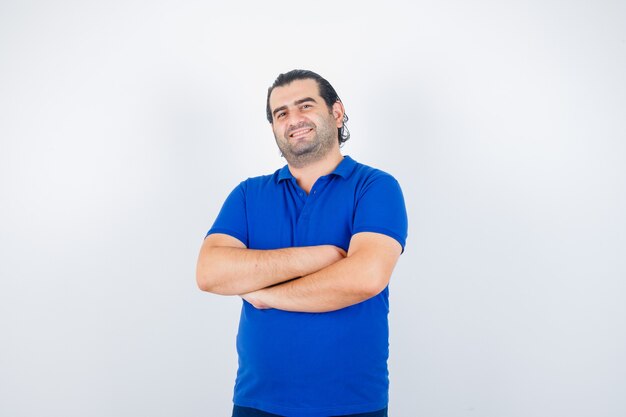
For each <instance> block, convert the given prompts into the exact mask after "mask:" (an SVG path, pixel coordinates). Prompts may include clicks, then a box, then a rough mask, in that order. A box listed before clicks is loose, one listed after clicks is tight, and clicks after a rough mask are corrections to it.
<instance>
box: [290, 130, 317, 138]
mask: <svg viewBox="0 0 626 417" xmlns="http://www.w3.org/2000/svg"><path fill="white" fill-rule="evenodd" d="M311 130H313V129H299V130H296V131H295V132H293V133H291V134H290V135H289V136H291V137H294V136H300V135H304V134H307V133H309V132H310V131H311Z"/></svg>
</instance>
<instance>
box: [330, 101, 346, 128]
mask: <svg viewBox="0 0 626 417" xmlns="http://www.w3.org/2000/svg"><path fill="white" fill-rule="evenodd" d="M331 113H332V115H333V119H335V122H336V124H337V128H340V127H342V126H343V115H344V114H345V113H346V111H345V110H344V108H343V103H342V102H341V101H335V103H333V107H332V109H331Z"/></svg>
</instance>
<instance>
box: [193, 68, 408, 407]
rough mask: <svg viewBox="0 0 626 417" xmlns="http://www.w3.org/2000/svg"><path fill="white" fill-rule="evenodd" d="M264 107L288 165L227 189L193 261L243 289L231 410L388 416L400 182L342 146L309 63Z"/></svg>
mask: <svg viewBox="0 0 626 417" xmlns="http://www.w3.org/2000/svg"><path fill="white" fill-rule="evenodd" d="M266 111H267V117H268V120H269V122H270V123H271V125H272V130H273V132H274V137H275V138H276V144H277V145H278V147H279V149H280V150H281V152H282V154H283V156H284V157H285V159H286V160H287V165H286V166H285V167H283V168H282V169H279V170H277V171H276V172H274V174H272V175H265V176H260V177H255V178H249V179H247V180H246V181H243V182H241V183H240V184H239V185H238V186H237V187H236V188H235V189H234V190H233V191H232V192H231V194H230V195H229V196H228V198H227V199H226V201H225V203H224V205H223V207H222V209H221V211H220V213H219V215H218V216H217V219H216V220H215V223H214V224H213V227H212V228H211V229H210V230H209V232H208V233H207V236H206V238H205V240H204V243H203V245H202V248H201V250H200V256H199V258H198V266H197V282H198V286H199V287H200V289H202V290H204V291H209V292H212V293H215V294H222V295H240V296H241V297H242V298H243V300H244V301H243V307H242V310H241V318H240V323H239V331H238V335H237V352H238V354H239V369H238V372H237V379H236V383H235V393H234V404H235V405H234V410H233V416H234V417H241V416H277V415H278V416H289V417H328V416H348V415H349V416H368V417H381V416H387V404H388V385H389V380H388V371H387V358H388V353H389V349H388V346H389V345H388V321H387V315H388V311H389V306H388V288H387V284H388V283H389V279H390V276H391V272H392V270H393V268H394V266H395V264H396V261H397V260H398V257H399V256H400V254H401V253H402V251H403V249H404V244H405V240H406V234H407V217H406V209H405V206H404V200H403V197H402V191H401V190H400V186H399V185H398V182H397V181H396V180H395V179H394V178H393V177H392V176H391V175H389V174H386V173H384V172H382V171H380V170H377V169H374V168H371V167H368V166H366V165H363V164H360V163H358V162H356V161H355V160H353V159H351V158H350V157H349V156H345V157H344V156H342V155H341V152H340V145H341V144H342V143H343V142H345V140H347V139H348V137H349V133H348V132H347V130H346V127H345V124H344V123H345V121H347V116H346V114H345V111H344V106H343V104H342V102H341V101H340V99H339V97H338V96H337V93H336V92H335V90H334V89H333V87H332V86H331V85H330V84H329V83H328V81H326V80H325V79H323V78H322V77H320V76H319V75H318V74H316V73H314V72H311V71H304V70H294V71H290V72H288V73H286V74H281V75H280V76H279V77H278V78H277V79H276V81H275V82H274V84H273V85H272V86H271V87H270V88H269V90H268V94H267V103H266Z"/></svg>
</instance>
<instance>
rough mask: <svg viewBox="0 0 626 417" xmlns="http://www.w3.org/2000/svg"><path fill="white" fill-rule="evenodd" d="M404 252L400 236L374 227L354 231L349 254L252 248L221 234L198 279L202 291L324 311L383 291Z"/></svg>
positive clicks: (209, 244) (209, 242) (206, 248)
mask: <svg viewBox="0 0 626 417" xmlns="http://www.w3.org/2000/svg"><path fill="white" fill-rule="evenodd" d="M401 252H402V247H401V246H400V243H398V242H397V241H396V240H395V239H393V238H391V237H389V236H386V235H383V234H379V233H371V232H362V233H357V234H355V235H354V236H352V239H351V240H350V246H349V248H348V253H347V254H346V253H345V252H344V251H343V250H341V249H340V248H338V247H335V246H332V245H320V246H305V247H293V248H284V249H273V250H255V249H247V248H246V246H245V245H244V244H243V243H242V242H241V241H239V240H238V239H236V238H234V237H232V236H230V235H226V234H220V233H216V234H212V235H209V236H207V237H206V239H205V240H204V243H203V244H202V248H201V249H200V255H199V257H198V264H197V269H196V280H197V283H198V287H199V288H200V289H201V290H203V291H208V292H212V293H215V294H222V295H240V296H241V297H242V298H243V299H245V300H246V301H248V302H249V303H251V304H252V305H254V306H255V307H256V308H259V309H264V308H276V309H280V310H286V311H299V312H309V313H321V312H327V311H333V310H338V309H341V308H344V307H348V306H351V305H353V304H357V303H360V302H361V301H365V300H367V299H369V298H371V297H373V296H375V295H377V294H378V293H380V292H381V291H382V290H383V289H385V287H386V286H387V284H388V283H389V278H390V277H391V272H392V271H393V268H394V266H395V265H396V262H397V260H398V257H399V256H400V253H401Z"/></svg>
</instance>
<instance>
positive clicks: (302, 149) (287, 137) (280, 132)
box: [270, 79, 343, 167]
mask: <svg viewBox="0 0 626 417" xmlns="http://www.w3.org/2000/svg"><path fill="white" fill-rule="evenodd" d="M270 110H271V111H272V119H273V122H272V130H273V131H274V138H276V144H277V145H278V148H279V149H280V150H281V152H282V153H283V156H284V157H285V159H286V160H287V162H289V164H290V165H292V166H295V167H302V166H306V165H307V164H309V163H311V162H315V161H318V160H320V159H323V158H324V157H325V156H326V155H328V154H329V153H330V152H331V151H332V150H333V149H335V148H337V149H338V148H339V142H338V138H337V128H339V127H341V123H342V120H343V106H342V105H341V103H339V102H337V103H335V104H334V105H333V107H332V108H331V109H330V110H329V109H328V106H326V102H325V101H324V99H323V98H322V97H321V96H320V95H319V88H318V85H317V81H315V80H311V79H305V80H295V81H293V82H291V83H290V84H288V85H284V86H282V87H276V88H274V90H272V94H271V96H270Z"/></svg>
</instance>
